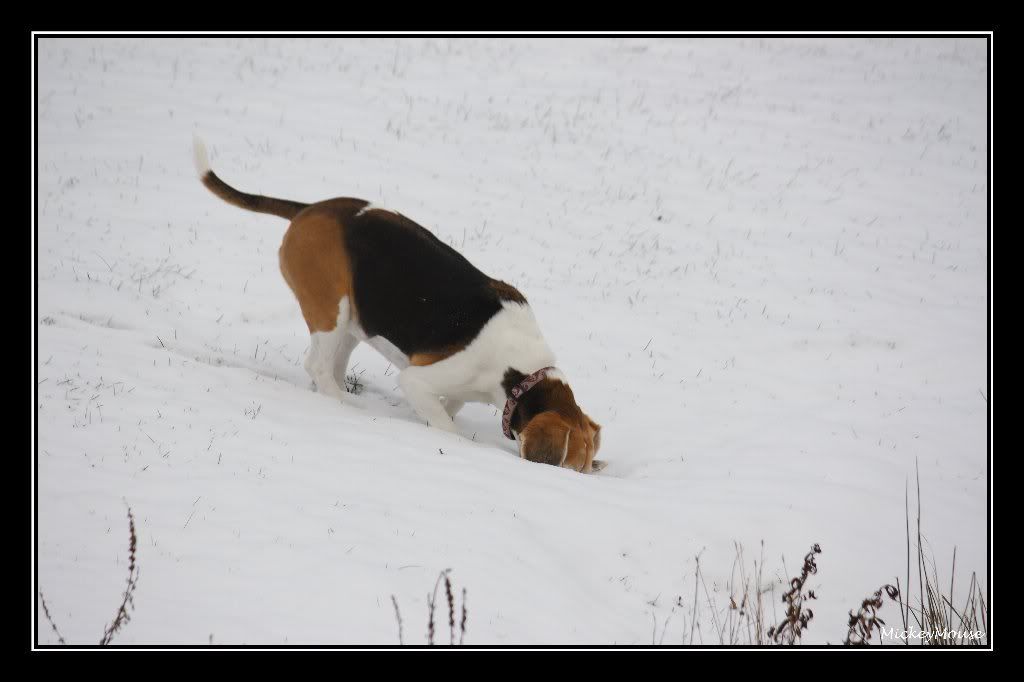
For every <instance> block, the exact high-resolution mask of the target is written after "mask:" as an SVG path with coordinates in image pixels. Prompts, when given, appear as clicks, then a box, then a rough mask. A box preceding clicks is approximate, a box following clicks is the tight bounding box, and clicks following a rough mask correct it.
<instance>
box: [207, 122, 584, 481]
mask: <svg viewBox="0 0 1024 682" xmlns="http://www.w3.org/2000/svg"><path fill="white" fill-rule="evenodd" d="M194 152H195V164H196V170H197V172H198V173H199V177H200V179H201V180H202V183H203V185H205V186H206V188H207V189H209V190H210V191H211V192H213V193H214V194H216V195H217V196H218V197H220V198H221V199H223V200H224V201H226V202H228V203H229V204H233V205H234V206H238V207H240V208H244V209H248V210H250V211H255V212H257V213H269V214H271V215H276V216H279V217H281V218H284V219H286V220H290V221H291V224H290V225H289V226H288V230H287V231H286V232H285V234H284V240H283V241H282V243H281V248H280V250H279V251H278V257H279V262H280V268H281V274H282V275H283V276H284V280H285V282H287V283H288V286H289V287H290V288H291V290H292V292H294V294H295V298H297V299H298V302H299V307H300V308H301V309H302V316H303V317H304V318H305V320H306V325H307V326H308V327H309V333H310V349H309V355H308V357H307V358H306V362H305V367H306V371H307V372H309V375H310V376H311V377H312V378H313V383H314V384H315V386H316V389H317V391H319V392H320V393H324V394H326V395H329V396H332V397H334V398H336V399H339V400H342V401H345V400H346V393H345V390H344V388H343V387H344V386H345V372H346V370H347V368H348V360H349V356H350V355H351V354H352V350H353V349H354V348H355V347H356V346H357V345H358V344H359V342H360V341H364V342H366V343H367V344H369V345H370V346H372V347H373V348H374V349H376V350H377V351H378V352H379V353H381V354H382V355H383V356H384V357H385V358H387V359H388V360H389V361H390V362H391V363H392V364H393V365H395V367H397V368H398V369H399V370H400V372H399V374H398V384H399V386H401V388H402V392H403V393H404V394H405V397H406V399H407V400H408V402H409V404H410V405H411V406H412V408H413V409H414V410H415V411H416V414H418V415H419V416H420V418H422V419H423V420H424V421H425V422H426V423H427V424H428V425H430V426H432V427H434V428H437V429H443V430H445V431H452V432H454V431H455V424H454V422H453V421H452V418H453V417H454V416H455V414H456V413H457V412H458V411H459V409H461V408H462V406H463V405H464V404H465V403H466V402H482V403H488V404H490V405H494V406H495V407H497V408H499V409H502V410H503V412H502V427H503V430H504V432H505V435H506V436H507V437H508V438H510V439H514V440H518V442H519V454H520V456H521V457H522V458H524V459H528V460H530V461H532V462H543V463H546V464H553V465H556V466H563V467H567V468H570V469H574V470H576V471H580V472H585V473H590V472H592V471H598V470H600V469H602V468H604V463H603V462H601V461H600V460H595V459H594V454H595V453H596V452H597V450H598V448H599V447H600V445H601V427H600V426H599V425H598V424H597V423H596V422H595V421H594V420H593V419H591V418H590V417H589V416H587V414H586V413H584V412H583V410H581V409H580V407H579V405H577V404H576V399H575V397H574V396H573V392H572V389H571V388H570V387H569V383H568V381H567V380H566V378H565V375H563V374H562V372H560V371H559V370H557V369H555V368H554V364H555V356H554V354H553V353H552V352H551V349H550V348H549V347H548V345H547V343H546V342H545V341H544V337H543V336H542V335H541V333H540V329H539V328H538V326H537V320H536V319H535V318H534V316H533V312H532V311H531V310H530V306H529V304H528V303H527V302H526V298H525V297H524V296H523V295H522V294H521V293H519V291H518V290H517V289H516V288H515V287H513V286H512V285H510V284H507V283H505V282H502V281H500V280H496V279H492V278H491V277H488V276H487V275H485V274H484V273H482V272H480V270H478V269H476V268H475V267H474V266H473V265H472V263H470V262H469V261H468V260H466V259H465V258H464V257H463V256H462V255H461V254H459V253H458V252H457V251H455V250H454V249H452V248H451V247H450V246H448V245H447V244H445V243H444V242H442V241H441V240H440V239H438V238H437V237H435V236H434V235H433V234H432V233H431V232H429V231H428V230H427V229H425V228H424V227H422V226H420V225H418V224H416V223H414V222H413V221H412V220H409V219H408V218H406V217H405V216H403V215H401V214H400V213H396V212H394V211H389V210H386V209H383V208H380V207H378V206H374V205H372V204H370V203H369V202H367V201H363V200H362V199H352V198H337V199H328V200H326V201H320V202H317V203H314V204H303V203H299V202H296V201H288V200H285V199H274V198H272V197H265V196H261V195H256V194H246V193H244V192H240V191H238V190H236V189H235V188H233V187H231V186H229V185H228V184H227V183H225V182H224V181H223V180H221V179H220V178H219V177H217V175H216V174H214V172H213V171H212V170H211V169H210V163H209V159H208V156H207V153H206V147H205V146H204V145H203V143H202V141H201V140H199V139H198V138H196V140H195V144H194Z"/></svg>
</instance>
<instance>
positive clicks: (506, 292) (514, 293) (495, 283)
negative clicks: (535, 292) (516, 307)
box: [491, 279, 526, 303]
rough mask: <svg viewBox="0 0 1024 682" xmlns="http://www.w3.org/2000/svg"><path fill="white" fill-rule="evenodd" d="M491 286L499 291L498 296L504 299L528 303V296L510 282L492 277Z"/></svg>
mask: <svg viewBox="0 0 1024 682" xmlns="http://www.w3.org/2000/svg"><path fill="white" fill-rule="evenodd" d="M491 288H492V289H494V291H496V292H497V293H498V298H499V299H501V300H502V301H512V302H513V303H526V297H525V296H523V295H522V294H521V293H520V292H519V289H516V288H515V287H514V286H512V285H511V284H509V283H508V282H502V281H501V280H499V279H492V280H491Z"/></svg>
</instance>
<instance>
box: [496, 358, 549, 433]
mask: <svg viewBox="0 0 1024 682" xmlns="http://www.w3.org/2000/svg"><path fill="white" fill-rule="evenodd" d="M554 369H555V368H554V367H545V368H543V369H538V370H537V371H536V372H534V373H533V374H531V375H529V376H527V377H525V378H524V379H523V380H522V381H520V382H519V383H518V384H516V385H515V387H513V388H512V395H511V396H510V397H509V399H508V400H506V401H505V411H504V412H502V413H501V430H502V432H503V433H504V434H505V437H506V438H508V439H509V440H515V438H516V437H515V436H514V435H512V413H513V412H515V410H516V405H517V404H518V403H519V399H520V398H522V397H523V394H525V393H526V392H527V391H529V390H530V389H531V388H533V387H534V386H536V385H537V384H539V383H540V381H541V379H543V378H544V377H545V376H546V375H547V373H548V372H549V371H553V370H554Z"/></svg>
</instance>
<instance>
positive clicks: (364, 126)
mask: <svg viewBox="0 0 1024 682" xmlns="http://www.w3.org/2000/svg"><path fill="white" fill-rule="evenodd" d="M985 49H986V45H985V41H984V39H981V38H979V39H976V40H946V39H884V40H883V39H878V40H864V39H803V40H792V39H786V40H783V39H779V40H766V39H757V38H750V39H746V40H737V39H723V38H705V39H667V38H662V39H654V38H650V39H633V40H627V39H597V38H589V39H582V38H581V39H573V40H567V39H557V40H555V39H541V38H535V39H511V38H508V39H487V40H469V39H423V38H410V39H403V40H395V39H380V38H372V37H362V38H344V39H336V40H312V39H302V38H295V39H269V38H268V39H232V40H225V39H219V38H218V39H214V38H179V39H170V38H163V39H148V40H135V39H131V40H129V39H118V38H108V39H85V38H67V39H56V38H43V39H41V40H40V42H39V50H38V93H37V113H38V139H39V146H38V152H37V153H38V169H39V175H38V187H37V194H38V211H39V213H38V215H39V223H38V235H37V242H36V245H37V248H38V269H37V272H36V275H37V278H38V292H39V296H38V327H37V335H38V348H39V355H38V363H37V366H36V371H37V377H36V381H37V385H38V400H37V404H38V427H39V441H38V460H37V462H38V479H37V483H38V509H39V515H38V519H37V524H38V525H37V529H38V575H39V588H40V589H41V590H42V592H43V593H44V595H45V597H46V601H47V603H48V605H49V608H50V611H51V613H52V615H53V617H54V620H55V621H56V622H57V624H58V626H59V627H60V629H61V632H62V634H63V635H64V637H65V639H67V641H68V642H69V643H87V644H92V643H96V642H98V640H99V638H100V635H101V634H102V631H103V628H104V626H105V625H106V624H107V623H109V622H110V620H111V619H112V618H113V616H114V611H115V610H116V608H117V604H118V603H119V601H120V596H121V591H122V590H123V587H124V580H125V576H126V572H127V519H126V503H127V505H130V506H131V508H132V510H133V512H134V514H135V518H136V523H137V525H138V535H139V547H138V562H139V566H140V569H141V576H140V580H139V586H138V590H137V592H136V595H135V603H136V610H135V612H134V615H133V619H132V621H131V622H130V623H129V624H128V625H127V626H126V627H125V629H124V630H123V631H122V632H121V633H120V634H119V635H118V636H117V638H116V640H115V642H116V643H120V644H163V643H175V644H192V643H194V644H206V643H208V642H211V641H212V642H213V643H214V644H233V643H249V644H285V643H287V644H307V643H308V644H314V643H315V644H395V643H397V641H398V633H397V625H396V622H395V616H394V607H393V605H392V602H391V596H392V595H394V597H395V599H396V600H397V602H398V604H399V607H400V608H401V610H402V616H403V620H404V640H405V642H406V643H423V642H424V637H425V627H426V611H427V607H426V595H427V593H428V592H430V591H431V590H432V589H433V586H434V582H435V579H436V577H437V575H438V572H439V571H440V570H442V569H445V568H451V569H452V573H451V576H452V579H453V583H454V586H455V589H456V590H459V591H461V589H462V588H463V587H465V588H466V590H467V599H466V606H467V611H468V622H467V630H466V637H465V641H466V643H467V644H611V643H618V644H649V643H651V640H652V620H656V621H657V622H658V628H659V630H658V637H659V638H661V637H662V632H661V627H662V623H663V622H664V620H665V619H666V618H667V617H668V616H669V615H670V613H671V611H672V608H673V605H675V604H676V603H677V598H680V597H681V598H682V604H683V605H684V607H683V608H680V607H678V606H676V612H677V613H676V615H675V616H674V617H673V618H672V620H670V621H669V623H668V627H667V632H666V633H665V636H664V640H663V641H664V643H666V644H669V643H673V644H678V643H682V642H687V641H690V624H689V623H688V622H687V620H686V617H687V615H688V614H689V612H690V608H691V605H692V601H693V597H694V568H695V557H696V556H697V555H698V554H700V567H701V571H702V573H703V575H704V577H705V580H706V582H707V588H708V592H709V595H708V596H709V597H710V598H711V599H712V600H713V602H714V603H716V604H727V603H728V598H729V592H728V588H727V583H728V582H729V578H730V574H731V572H732V570H733V557H734V554H735V550H734V543H741V544H742V545H743V546H744V547H745V548H746V554H747V555H748V557H753V558H757V557H759V556H760V554H761V552H762V549H761V547H762V542H763V547H764V550H763V551H764V557H765V579H766V581H767V582H772V583H774V584H777V582H778V579H779V578H783V577H784V575H785V574H786V573H787V571H784V570H783V567H782V565H783V562H782V557H783V556H784V557H785V566H786V569H788V574H789V575H792V574H795V573H796V572H797V569H798V567H799V564H800V559H801V557H802V556H803V554H804V553H805V552H806V551H807V550H808V548H809V547H810V546H811V545H812V544H813V543H815V542H818V543H820V544H821V547H822V550H823V552H822V555H821V557H820V559H819V562H818V564H819V572H818V574H817V575H815V576H813V577H812V579H811V586H812V587H814V588H815V592H816V593H817V595H818V601H817V602H815V603H814V610H815V617H814V620H813V621H812V622H811V627H810V630H809V632H808V636H807V638H806V639H805V641H807V642H812V643H813V642H826V641H828V642H839V641H841V640H842V639H843V637H844V636H845V634H846V616H847V612H848V611H849V610H850V609H853V608H856V607H857V606H858V605H859V604H860V601H861V600H862V599H863V598H864V597H865V596H867V595H868V594H869V593H870V592H873V591H874V590H875V589H877V588H878V586H879V585H881V584H883V583H885V582H892V581H893V580H894V578H895V577H896V575H902V574H903V572H904V571H905V565H904V562H905V553H906V544H905V543H906V537H905V529H904V525H905V517H904V504H905V497H904V496H905V491H906V486H907V483H908V481H909V482H910V483H911V486H912V487H913V481H914V469H915V462H918V463H919V465H920V479H921V489H922V508H923V530H924V533H925V535H926V537H927V539H928V541H929V542H930V545H931V547H930V549H932V550H934V551H935V553H936V558H937V559H938V562H939V566H940V568H945V569H948V566H949V563H950V560H951V557H952V552H953V548H954V546H955V547H956V548H957V570H958V573H959V574H962V575H964V576H966V574H968V573H969V572H970V571H971V570H976V571H978V572H979V574H983V573H984V572H985V571H986V569H987V565H988V564H987V560H988V559H987V556H988V555H987V538H986V533H987V527H986V510H987V501H986V466H987V464H986V410H987V400H988V395H987V388H986V376H987V366H986V348H987V339H986V308H987V299H986V262H987V261H986V258H987V255H986V248H987V231H986V194H987V190H988V188H987V184H986V183H987V175H986V152H987V147H986V144H987V143H986V116H987V113H986V81H987V73H986V54H985ZM193 133H199V134H201V135H202V136H203V137H204V138H205V140H206V141H207V143H208V144H209V146H210V149H211V157H212V163H213V167H214V168H215V169H216V170H217V172H218V173H219V174H220V176H221V177H222V178H224V179H225V180H226V181H227V182H229V183H231V184H233V185H235V186H236V187H238V188H239V189H242V190H244V191H250V192H259V193H265V194H270V195H273V196H280V197H284V198H290V199H295V200H300V201H316V200H320V199H325V198H328V197H331V196H356V197H362V198H366V199H369V200H372V201H374V202H378V203H383V204H385V205H387V206H389V207H392V208H394V209H396V210H399V211H401V212H403V213H405V214H406V215H408V216H410V217H411V218H413V219H414V220H416V221H418V222H419V223H421V224H423V225H424V226H426V227H428V228H429V229H431V230H433V231H434V232H435V233H436V234H438V235H439V236H440V237H441V238H443V239H444V240H446V241H448V242H449V243H451V244H453V245H454V246H455V247H456V248H458V249H459V250H460V251H461V252H462V253H464V254H465V255H466V256H467V257H468V258H469V259H470V260H471V261H473V262H474V263H475V264H476V265H477V266H479V267H480V268H481V269H482V270H484V271H485V272H487V273H488V274H490V275H492V276H494V277H498V278H501V279H505V280H507V281H509V282H512V283H514V284H515V285H516V286H518V287H519V288H520V289H521V290H522V291H523V292H524V293H525V294H526V296H527V297H528V298H529V299H530V301H531V303H532V305H533V308H534V311H535V313H536V315H537V316H538V318H539V320H540V322H541V325H542V328H543V329H544V331H545V334H546V336H547V338H548V341H549V343H550V344H551V345H552V347H553V348H554V350H555V352H556V353H557V354H558V357H559V365H560V367H561V368H562V369H563V370H564V371H565V373H566V374H567V375H568V376H569V377H570V379H571V381H572V383H573V387H574V389H575V392H576V395H577V397H578V398H579V400H580V403H581V405H582V406H583V407H584V409H585V410H586V411H587V412H588V413H590V414H591V415H592V416H593V417H594V418H595V419H596V420H597V421H599V422H601V423H602V424H603V426H604V429H603V434H602V439H603V444H602V449H601V458H602V459H605V460H607V461H608V462H609V465H608V468H607V469H605V470H604V471H603V472H601V473H600V474H596V475H592V476H585V475H580V474H576V473H573V472H570V471H568V470H561V469H556V468H554V467H548V466H543V465H535V464H531V463H528V462H525V461H522V460H520V459H518V457H517V455H516V453H515V449H514V446H513V444H512V443H511V442H510V441H507V440H505V439H504V437H503V436H502V435H501V429H500V425H499V418H498V415H497V414H496V411H495V410H494V409H493V408H490V407H485V406H482V405H471V406H468V407H467V408H466V409H465V410H464V411H463V412H462V413H461V414H460V415H459V417H458V418H457V420H456V423H457V425H458V426H459V428H460V430H461V432H462V434H463V436H465V437H457V436H453V435H450V434H446V433H441V432H438V431H436V430H431V429H428V428H427V427H426V426H425V425H423V424H422V423H421V422H420V421H419V420H418V419H417V417H416V416H415V415H414V414H413V412H412V410H411V409H410V408H409V407H408V405H407V404H406V403H405V402H404V400H403V399H402V396H401V393H400V391H399V390H398V388H397V386H396V383H395V372H394V370H393V369H392V368H390V367H389V365H388V363H387V362H386V361H385V360H384V359H383V358H382V357H380V356H379V355H377V354H376V352H375V351H373V350H372V349H370V348H369V347H367V346H361V347H360V348H358V349H357V350H356V352H355V354H354V355H353V364H354V365H355V367H354V373H355V374H356V375H358V379H359V381H360V382H361V383H362V384H363V385H364V389H363V391H362V393H361V394H360V396H359V398H358V400H359V401H360V402H361V403H362V404H363V405H364V406H365V409H355V408H350V407H343V406H342V405H340V404H339V403H337V402H335V401H333V400H331V399H330V398H327V397H325V396H322V395H318V394H317V393H315V392H314V391H313V390H312V389H311V383H310V381H309V377H308V376H307V375H306V374H305V372H304V370H303V368H302V360H303V358H304V353H305V351H306V349H307V347H308V334H307V332H306V328H305V325H304V324H303V321H302V318H301V316H300V314H299V310H298V306H297V304H296V303H295V301H294V299H293V298H292V295H291V292H290V291H289V290H288V288H287V286H286V285H285V283H284V281H283V279H282V278H281V275H280V273H279V272H278V270H277V247H278V245H279V243H280V239H281V236H282V234H283V233H284V230H285V227H286V223H285V222H284V221H282V220H281V219H278V218H274V217H271V216H265V215H257V214H252V213H247V212H245V211H242V210H239V209H237V208H234V207H231V206H229V205H227V204H225V203H223V202H221V201H220V200H218V199H216V198H215V197H214V196H213V195H211V194H210V193H209V192H207V190H205V189H204V188H203V187H202V185H200V183H199V181H198V180H197V179H196V176H195V172H194V170H193V168H192V161H191V144H192V136H193ZM910 500H911V505H912V506H913V504H914V495H913V491H911V496H910ZM912 516H913V513H912ZM769 578H770V579H771V580H770V581H769V580H768V579H769ZM946 578H947V579H948V573H947V575H946ZM768 586H769V585H767V584H766V585H765V587H768ZM958 589H959V588H958ZM778 595H779V591H778V590H777V589H776V592H775V593H774V596H772V599H773V600H777V599H778ZM701 600H702V602H703V603H704V607H703V612H704V614H705V619H706V620H707V621H708V622H710V620H711V616H710V610H709V608H708V606H707V603H706V602H707V600H706V599H705V597H704V594H703V591H702V593H701ZM459 601H461V599H460V600H459ZM892 608H893V607H891V606H888V605H887V606H886V607H885V608H884V609H883V611H882V614H881V615H882V616H883V617H886V609H892ZM446 609H447V607H446V606H445V607H444V609H443V610H446ZM779 612H780V613H781V607H779ZM889 616H890V617H893V619H892V620H891V621H887V622H889V623H890V624H892V623H894V622H896V620H897V619H896V618H895V610H893V611H890V612H889ZM442 620H444V621H446V620H447V614H446V613H445V615H444V616H443V618H442ZM446 629H447V623H446V622H445V623H444V625H443V626H441V627H440V631H441V633H443V634H442V635H439V637H438V639H439V641H443V642H447V641H448V637H447V634H448V633H447V632H446ZM38 633H39V641H40V643H53V642H55V641H56V638H55V636H54V635H53V633H52V631H51V630H50V627H49V625H48V624H47V623H46V621H45V620H41V622H40V624H39V625H38ZM694 641H695V642H700V641H703V642H705V643H718V640H717V637H715V636H714V635H713V634H712V633H711V630H710V629H709V628H708V627H707V625H706V624H705V625H703V627H702V630H701V635H699V636H696V637H695V638H694Z"/></svg>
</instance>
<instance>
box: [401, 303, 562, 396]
mask: <svg viewBox="0 0 1024 682" xmlns="http://www.w3.org/2000/svg"><path fill="white" fill-rule="evenodd" d="M554 364H555V356H554V353H552V352H551V349H550V348H549V347H548V344H547V342H546V341H545V340H544V337H543V335H542V334H541V333H540V328H539V327H538V326H537V320H536V318H535V317H534V316H533V311H532V310H531V309H530V307H529V306H528V305H526V304H521V303H513V302H510V301H505V302H503V303H502V308H501V310H499V311H498V312H497V313H496V314H495V315H494V317H492V318H491V319H490V320H488V322H487V324H485V325H484V326H483V328H482V329H481V330H480V333H479V334H478V335H477V337H476V338H475V339H473V341H472V342H471V343H470V344H469V345H468V346H466V348H464V349H463V350H461V351H459V352H458V353H455V354H454V355H452V356H450V357H447V358H445V359H444V360H441V361H440V362H435V363H434V364H432V365H426V366H424V367H410V368H408V369H406V370H405V371H406V372H409V371H412V370H414V369H415V370H417V372H416V374H417V375H418V378H419V380H420V381H421V382H423V383H425V384H428V385H429V386H430V387H431V390H432V391H433V392H435V393H436V395H443V396H447V397H449V398H451V399H453V400H462V401H465V402H482V403H489V404H491V405H494V406H495V407H502V406H504V404H505V389H503V388H502V386H501V382H502V380H503V379H504V378H505V372H506V371H507V370H508V369H509V368H510V367H511V368H513V369H516V370H518V371H520V372H522V373H523V374H530V373H532V372H536V371H537V370H538V369H540V368H541V367H547V366H550V365H554Z"/></svg>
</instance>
